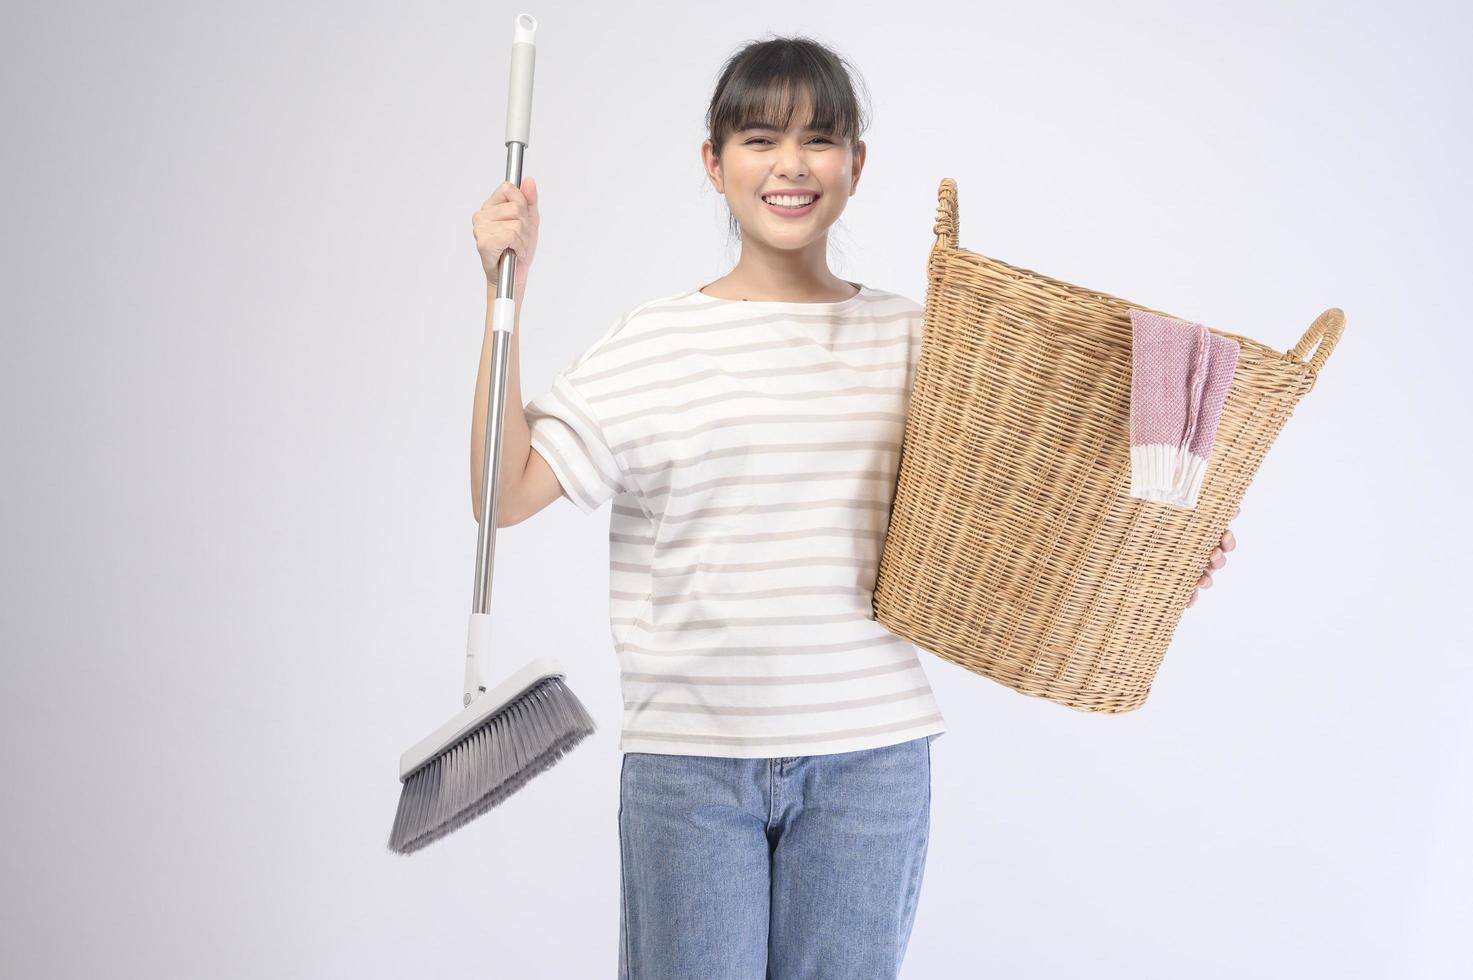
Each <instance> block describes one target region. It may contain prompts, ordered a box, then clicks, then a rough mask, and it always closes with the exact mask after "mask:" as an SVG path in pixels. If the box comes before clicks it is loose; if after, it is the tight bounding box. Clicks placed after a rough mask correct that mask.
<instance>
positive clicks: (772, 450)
mask: <svg viewBox="0 0 1473 980" xmlns="http://www.w3.org/2000/svg"><path fill="white" fill-rule="evenodd" d="M851 449H867V450H871V451H888V452H895V451H896V443H895V441H894V440H890V439H871V440H864V439H857V440H852V441H849V442H831V441H827V440H824V441H820V442H803V443H792V442H769V443H760V444H758V445H752V444H751V443H747V444H744V445H740V446H729V447H727V448H725V449H713V450H711V451H710V452H706V453H702V454H701V455H699V456H687V457H685V458H684V459H666V460H662V461H661V462H657V463H651V464H650V465H649V466H639V467H634V468H632V469H630V470H629V472H630V473H634V474H644V473H656V472H659V471H661V470H665V469H669V468H675V469H680V468H682V467H686V466H694V465H696V464H698V463H704V462H707V461H709V460H713V459H726V458H727V457H730V456H760V455H762V454H764V453H768V454H772V455H777V454H779V453H802V454H804V455H805V456H810V455H813V454H814V453H819V452H839V451H847V450H851Z"/></svg>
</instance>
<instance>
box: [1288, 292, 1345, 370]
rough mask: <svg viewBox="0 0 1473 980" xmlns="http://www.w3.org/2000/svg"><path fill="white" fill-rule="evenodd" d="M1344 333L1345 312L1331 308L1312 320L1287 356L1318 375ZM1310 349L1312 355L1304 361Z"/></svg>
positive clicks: (1334, 307)
mask: <svg viewBox="0 0 1473 980" xmlns="http://www.w3.org/2000/svg"><path fill="white" fill-rule="evenodd" d="M1344 332H1345V311H1344V310H1342V309H1340V308H1339V307H1336V306H1332V307H1330V308H1329V309H1328V310H1326V311H1325V312H1323V313H1321V314H1320V315H1319V316H1317V317H1315V318H1314V322H1313V323H1311V324H1310V325H1309V329H1308V330H1306V331H1304V336H1303V337H1300V338H1299V343H1297V344H1295V345H1294V347H1293V349H1292V350H1290V351H1289V356H1290V357H1292V358H1294V360H1296V361H1298V362H1299V363H1301V364H1308V365H1309V369H1310V370H1311V371H1313V372H1315V373H1316V374H1318V373H1319V371H1320V368H1322V367H1324V366H1325V361H1326V360H1327V359H1328V358H1329V356H1330V352H1331V351H1333V350H1334V349H1335V345H1336V344H1338V343H1339V342H1340V335H1341V334H1342V333H1344ZM1316 341H1318V345H1317V346H1316ZM1311 349H1313V350H1314V355H1313V356H1312V357H1310V358H1309V359H1308V360H1305V355H1307V354H1309V352H1310V350H1311Z"/></svg>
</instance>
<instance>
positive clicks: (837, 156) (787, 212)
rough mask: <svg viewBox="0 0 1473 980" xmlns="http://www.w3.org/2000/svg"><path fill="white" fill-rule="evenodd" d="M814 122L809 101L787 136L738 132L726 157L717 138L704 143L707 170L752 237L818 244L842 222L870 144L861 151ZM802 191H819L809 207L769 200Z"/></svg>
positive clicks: (777, 243) (783, 245) (746, 236)
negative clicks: (716, 147) (716, 146)
mask: <svg viewBox="0 0 1473 980" xmlns="http://www.w3.org/2000/svg"><path fill="white" fill-rule="evenodd" d="M807 121H808V104H807V102H806V101H804V102H802V103H801V104H800V105H799V106H798V107H797V109H796V110H795V111H794V112H793V119H792V122H791V124H790V125H789V127H788V131H787V132H785V133H784V132H778V131H777V130H774V129H759V128H754V129H745V130H741V131H738V132H735V133H732V134H731V135H730V136H729V137H728V138H727V140H726V146H724V147H723V148H722V152H721V158H720V160H717V159H716V156H715V154H714V153H713V152H712V151H711V141H710V140H709V139H708V140H706V141H705V143H703V144H702V147H701V155H702V157H703V159H704V161H705V165H706V175H707V177H709V178H710V179H711V182H712V184H713V185H714V186H715V187H716V190H717V191H719V192H720V193H722V194H724V195H726V203H727V206H728V207H730V208H731V213H732V215H733V216H734V217H735V218H736V220H737V223H738V224H740V225H741V228H742V240H743V241H744V242H749V241H751V240H752V239H757V240H759V241H761V242H762V243H764V244H766V245H769V246H770V247H772V248H775V249H783V250H788V249H801V248H803V247H805V246H808V245H811V244H812V243H813V242H815V241H816V240H820V239H822V238H823V237H824V236H825V235H826V234H827V232H828V229H829V226H830V225H832V224H833V223H834V222H835V221H837V220H839V215H841V214H843V213H844V206H845V205H846V204H847V203H848V201H849V197H850V195H852V194H853V193H854V191H855V189H856V188H857V187H858V185H859V173H860V171H861V170H862V169H863V167H864V155H865V145H864V143H863V142H862V141H861V142H860V143H859V148H858V151H857V152H856V151H854V150H851V149H850V146H849V144H848V143H847V142H843V141H841V138H840V137H839V136H838V135H837V134H835V133H825V132H820V131H818V130H815V129H810V128H809V127H808V125H807ZM795 189H796V190H801V191H804V192H807V193H808V194H809V195H816V196H815V197H814V199H813V200H812V201H811V202H810V203H809V204H808V205H807V206H806V207H802V208H796V209H795V208H783V207H781V206H774V205H772V204H769V203H768V202H767V201H764V200H763V198H764V197H765V196H767V195H770V194H774V193H777V192H789V193H791V192H793V191H794V190H795Z"/></svg>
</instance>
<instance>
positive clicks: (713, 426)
mask: <svg viewBox="0 0 1473 980" xmlns="http://www.w3.org/2000/svg"><path fill="white" fill-rule="evenodd" d="M865 421H874V422H894V423H896V424H898V425H902V426H903V425H904V424H905V413H904V412H830V413H828V414H826V415H819V416H815V415H812V414H810V413H806V412H772V413H767V414H757V415H730V416H724V417H722V418H718V419H712V420H711V421H709V422H703V423H701V424H700V425H695V426H691V427H689V428H685V429H667V430H666V431H664V432H652V433H650V434H649V435H647V436H641V437H640V438H638V439H629V440H627V441H625V442H620V443H616V444H614V445H612V446H611V447H610V448H611V449H613V451H614V453H615V455H617V454H619V453H627V452H629V451H630V450H631V449H638V448H641V447H644V446H657V445H659V444H660V443H662V442H669V441H671V440H677V439H687V438H690V437H691V436H697V435H703V434H705V433H707V432H715V431H717V430H718V429H734V428H737V427H738V426H743V425H779V424H782V423H786V422H802V423H806V424H809V425H814V426H818V425H828V424H831V423H835V422H865ZM819 438H820V439H822V436H821V435H820V436H819ZM820 444H821V443H820ZM810 445H812V444H810ZM743 448H746V447H743Z"/></svg>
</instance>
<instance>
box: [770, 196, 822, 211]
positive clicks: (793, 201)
mask: <svg viewBox="0 0 1473 980" xmlns="http://www.w3.org/2000/svg"><path fill="white" fill-rule="evenodd" d="M762 200H764V201H766V202H768V203H769V204H781V205H782V206H783V207H788V208H799V207H802V206H803V205H805V204H808V203H809V202H811V201H812V200H813V196H812V195H810V196H808V197H788V196H786V195H781V194H779V195H777V196H775V197H764V198H763V199H762Z"/></svg>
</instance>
